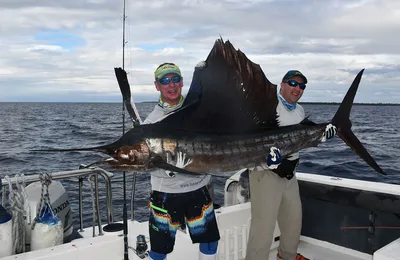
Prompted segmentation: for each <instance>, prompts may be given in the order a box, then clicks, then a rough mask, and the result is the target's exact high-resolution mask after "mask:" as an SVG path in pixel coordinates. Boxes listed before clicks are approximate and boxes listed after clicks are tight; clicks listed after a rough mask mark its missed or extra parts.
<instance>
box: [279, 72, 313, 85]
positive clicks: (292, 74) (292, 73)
mask: <svg viewBox="0 0 400 260" xmlns="http://www.w3.org/2000/svg"><path fill="white" fill-rule="evenodd" d="M295 76H298V77H301V78H302V79H303V80H304V84H307V78H306V76H304V75H303V73H301V72H300V71H298V70H289V71H288V72H287V73H286V74H285V76H283V79H282V82H284V81H286V80H289V79H291V78H293V77H295Z"/></svg>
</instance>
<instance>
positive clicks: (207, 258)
mask: <svg viewBox="0 0 400 260" xmlns="http://www.w3.org/2000/svg"><path fill="white" fill-rule="evenodd" d="M185 198H186V200H185V216H186V220H187V226H188V228H189V234H190V237H191V239H192V242H193V243H200V245H199V259H200V260H215V259H217V248H218V240H219V239H220V236H219V230H218V225H217V220H216V217H215V212H214V206H213V201H212V199H211V197H210V194H209V192H208V189H207V187H203V188H200V189H198V190H196V191H192V192H189V193H188V194H186V196H185Z"/></svg>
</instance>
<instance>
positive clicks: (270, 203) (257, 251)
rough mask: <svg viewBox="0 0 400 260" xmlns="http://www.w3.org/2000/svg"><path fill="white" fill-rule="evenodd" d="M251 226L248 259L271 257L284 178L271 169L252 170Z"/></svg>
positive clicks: (255, 259)
mask: <svg viewBox="0 0 400 260" xmlns="http://www.w3.org/2000/svg"><path fill="white" fill-rule="evenodd" d="M249 176H250V196H251V199H250V200H251V226H250V233H249V240H248V242H247V252H246V258H245V259H246V260H264V259H268V258H269V251H270V248H271V243H272V238H273V237H272V236H273V233H274V229H275V224H276V219H277V216H278V210H279V206H280V203H281V198H282V193H283V189H284V179H282V178H281V177H279V176H278V175H276V174H275V173H273V172H271V171H268V170H267V171H251V172H250V173H249Z"/></svg>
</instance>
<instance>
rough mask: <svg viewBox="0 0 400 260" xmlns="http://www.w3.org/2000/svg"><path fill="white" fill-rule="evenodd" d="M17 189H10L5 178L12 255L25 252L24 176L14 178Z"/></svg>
mask: <svg viewBox="0 0 400 260" xmlns="http://www.w3.org/2000/svg"><path fill="white" fill-rule="evenodd" d="M15 178H16V182H15V185H16V187H17V189H16V190H14V189H13V188H12V183H11V180H10V178H9V177H8V176H5V180H6V181H7V182H8V186H9V190H10V193H9V203H10V206H11V212H12V238H13V254H19V253H23V252H25V233H26V222H25V219H26V218H27V211H26V209H25V203H26V202H27V195H26V192H25V177H24V175H21V176H18V175H16V176H15Z"/></svg>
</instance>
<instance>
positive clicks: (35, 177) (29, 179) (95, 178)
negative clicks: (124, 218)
mask: <svg viewBox="0 0 400 260" xmlns="http://www.w3.org/2000/svg"><path fill="white" fill-rule="evenodd" d="M85 167H86V166H84V165H81V166H80V167H79V168H80V169H78V170H70V171H60V172H53V173H49V175H51V178H52V180H61V179H70V178H78V181H79V227H80V231H83V205H82V204H83V180H84V179H85V178H87V177H88V178H89V180H91V181H92V182H93V183H94V198H93V199H94V203H95V208H96V210H95V211H96V212H95V213H96V217H97V225H98V228H99V233H98V234H99V235H102V234H103V230H102V223H101V214H100V207H99V185H98V184H99V177H102V178H103V180H104V183H105V190H106V201H107V222H108V224H112V223H114V214H113V206H112V189H111V178H112V177H113V176H114V174H113V173H111V172H108V171H105V170H104V169H101V168H97V167H88V168H85ZM17 181H18V178H17V177H10V178H9V179H8V181H7V180H5V179H1V182H0V184H1V186H2V191H3V196H5V192H4V191H5V187H6V186H7V185H8V184H9V182H11V184H15V183H16V182H17ZM24 181H25V184H26V185H28V184H30V183H33V182H37V181H40V174H32V175H25V176H24ZM93 236H95V223H93Z"/></svg>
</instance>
